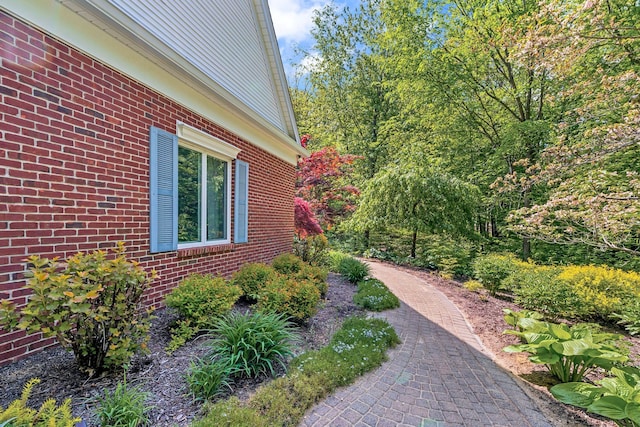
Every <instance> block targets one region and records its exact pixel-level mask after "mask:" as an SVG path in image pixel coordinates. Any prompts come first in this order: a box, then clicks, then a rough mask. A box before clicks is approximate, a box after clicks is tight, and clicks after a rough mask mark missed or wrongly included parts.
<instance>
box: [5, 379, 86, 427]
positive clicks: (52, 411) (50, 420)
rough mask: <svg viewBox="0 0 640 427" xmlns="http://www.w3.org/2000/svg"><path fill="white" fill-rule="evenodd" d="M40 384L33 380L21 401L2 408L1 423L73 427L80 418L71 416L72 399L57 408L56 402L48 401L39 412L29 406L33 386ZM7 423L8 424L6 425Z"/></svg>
mask: <svg viewBox="0 0 640 427" xmlns="http://www.w3.org/2000/svg"><path fill="white" fill-rule="evenodd" d="M38 383H40V380H39V379H38V378H33V379H31V380H29V381H28V382H27V384H25V386H24V389H23V390H22V395H21V396H20V398H19V399H17V400H14V401H13V402H11V403H10V404H9V406H8V407H7V409H5V410H3V409H2V407H0V423H2V425H7V426H10V427H73V426H75V424H76V423H77V422H80V418H74V417H73V416H72V415H71V399H66V400H65V401H64V402H63V403H62V405H60V406H58V407H56V401H55V400H53V399H47V400H46V401H45V402H44V403H43V404H42V406H41V407H40V409H39V410H37V411H36V410H35V409H31V408H29V407H28V406H27V400H29V396H30V395H31V390H32V389H33V386H34V385H36V384H38ZM5 423H6V424H5Z"/></svg>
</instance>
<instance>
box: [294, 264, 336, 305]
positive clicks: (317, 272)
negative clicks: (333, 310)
mask: <svg viewBox="0 0 640 427" xmlns="http://www.w3.org/2000/svg"><path fill="white" fill-rule="evenodd" d="M327 276H328V272H327V270H325V269H323V268H321V267H314V266H311V265H303V266H302V268H301V269H300V271H298V273H296V275H295V276H294V277H295V278H296V279H298V280H308V281H310V282H312V283H313V284H314V285H316V287H317V288H318V290H319V291H320V296H321V297H324V296H325V295H326V294H327V291H328V290H329V284H328V283H327Z"/></svg>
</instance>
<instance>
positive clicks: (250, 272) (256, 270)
mask: <svg viewBox="0 0 640 427" xmlns="http://www.w3.org/2000/svg"><path fill="white" fill-rule="evenodd" d="M277 274H278V273H277V272H276V270H275V269H274V268H273V267H271V266H270V265H267V264H263V263H249V264H244V265H243V266H242V267H241V268H240V270H238V271H236V272H235V273H234V274H233V277H232V279H231V283H232V284H233V285H236V286H239V287H240V289H242V292H244V295H245V296H246V297H247V298H248V299H249V300H254V301H255V300H256V299H257V298H258V293H260V289H261V288H262V287H263V286H264V284H265V283H266V282H268V281H269V280H272V279H273V278H275V276H276V275H277Z"/></svg>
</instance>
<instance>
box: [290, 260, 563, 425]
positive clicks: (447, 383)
mask: <svg viewBox="0 0 640 427" xmlns="http://www.w3.org/2000/svg"><path fill="white" fill-rule="evenodd" d="M370 265H371V271H372V275H373V276H375V277H377V278H378V279H380V280H382V281H383V282H384V283H385V284H386V285H387V286H388V287H389V289H391V291H392V292H393V293H394V294H396V295H397V296H398V297H399V298H400V299H401V300H402V305H401V307H400V308H399V309H396V310H391V311H387V312H384V313H382V314H381V315H380V317H383V318H386V319H387V320H388V321H389V323H390V324H391V325H392V326H393V327H394V328H395V330H396V332H397V333H398V335H399V336H400V339H401V340H402V344H400V345H399V346H398V347H397V348H395V349H393V350H391V351H390V352H389V353H388V354H389V361H388V362H386V363H384V364H383V365H382V366H381V367H380V368H379V369H377V370H376V371H374V372H370V373H369V374H367V375H365V376H364V377H362V378H360V379H359V380H358V381H356V383H354V384H352V385H351V386H349V387H345V388H342V389H340V390H338V391H337V392H336V393H335V394H334V395H333V396H331V397H329V398H328V399H327V400H325V401H323V402H321V403H319V404H318V405H316V406H315V407H314V408H313V409H312V410H311V411H309V412H308V413H307V415H306V416H305V418H304V420H303V421H302V423H301V426H305V427H327V426H331V427H341V426H345V427H346V426H349V427H351V426H355V427H364V426H377V427H386V426H419V427H427V426H437V427H445V426H447V427H448V426H473V427H479V426H505V427H507V426H509V427H511V426H552V424H551V423H550V422H549V421H548V420H547V419H546V418H545V417H544V416H543V415H542V413H541V412H540V411H539V410H538V409H537V407H536V406H535V404H534V403H533V401H532V400H531V399H530V398H529V397H528V396H527V395H526V394H525V393H524V391H523V390H522V389H521V388H520V386H519V385H518V384H517V383H516V380H515V379H514V378H513V377H512V376H511V375H510V374H509V373H507V372H506V371H505V370H504V369H502V368H500V367H499V366H497V365H496V364H495V363H494V362H493V361H492V360H491V358H490V357H489V354H488V353H487V352H486V351H485V350H484V348H483V346H482V344H481V343H480V341H479V339H478V338H477V337H476V335H474V334H473V332H472V331H471V329H470V328H469V325H468V324H467V322H466V321H465V319H464V317H463V316H462V314H461V313H460V311H458V309H457V308H456V307H455V305H453V303H451V301H449V300H448V299H447V297H446V296H444V294H442V293H441V292H440V291H438V290H437V289H435V288H433V287H432V286H430V285H429V284H427V283H426V282H424V281H423V280H421V279H419V278H417V277H415V276H413V275H411V274H408V273H405V272H402V271H398V270H396V269H394V268H393V267H390V266H387V265H384V264H380V263H370Z"/></svg>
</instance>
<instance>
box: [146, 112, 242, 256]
mask: <svg viewBox="0 0 640 427" xmlns="http://www.w3.org/2000/svg"><path fill="white" fill-rule="evenodd" d="M150 142H151V156H150V166H151V171H150V172H151V173H150V176H151V208H150V216H151V236H150V245H151V252H165V251H170V250H176V249H177V248H178V245H179V247H181V248H190V247H197V246H203V245H212V244H222V243H229V242H230V241H231V168H232V162H233V160H234V159H235V158H236V156H237V154H238V153H239V152H240V150H239V149H237V148H236V147H234V146H232V145H230V144H227V143H225V142H223V141H220V140H218V139H217V138H214V137H213V136H211V135H209V134H207V133H204V132H202V131H199V130H197V129H195V128H192V127H190V126H187V125H185V124H183V123H178V126H177V135H174V134H171V133H169V132H166V131H163V130H161V129H158V128H155V127H152V128H151V137H150ZM235 164H236V190H235V192H236V200H235V203H236V205H235V206H236V209H235V218H234V221H233V222H234V226H235V227H234V235H235V239H234V240H235V241H236V242H238V243H240V242H246V241H247V221H248V218H247V217H248V215H247V213H248V211H247V199H248V171H249V169H248V165H247V164H246V163H245V162H241V161H239V160H235ZM238 207H241V208H240V209H239V208H238Z"/></svg>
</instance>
